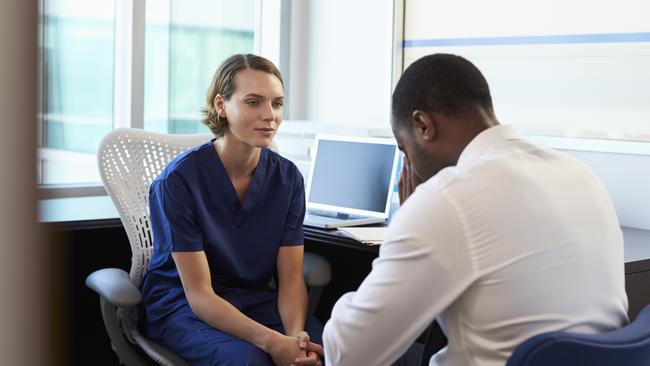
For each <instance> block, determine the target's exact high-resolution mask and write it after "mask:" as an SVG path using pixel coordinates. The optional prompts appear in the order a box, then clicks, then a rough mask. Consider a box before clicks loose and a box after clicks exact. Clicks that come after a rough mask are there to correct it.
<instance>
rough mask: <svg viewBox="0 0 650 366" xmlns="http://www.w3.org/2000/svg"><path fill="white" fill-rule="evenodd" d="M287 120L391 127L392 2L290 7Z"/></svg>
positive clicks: (330, 1)
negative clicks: (288, 118)
mask: <svg viewBox="0 0 650 366" xmlns="http://www.w3.org/2000/svg"><path fill="white" fill-rule="evenodd" d="M292 7H293V9H292V16H291V18H292V23H291V38H292V40H291V50H290V53H291V58H290V85H289V93H290V100H289V102H288V108H289V116H290V118H291V119H293V120H310V121H317V122H333V123H342V124H352V125H361V126H369V127H370V128H382V127H385V128H387V127H389V124H390V120H389V117H390V109H389V108H390V94H391V70H392V55H391V52H392V42H393V30H392V24H393V2H392V1H390V0H355V1H346V0H294V1H293V2H292Z"/></svg>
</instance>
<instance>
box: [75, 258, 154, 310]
mask: <svg viewBox="0 0 650 366" xmlns="http://www.w3.org/2000/svg"><path fill="white" fill-rule="evenodd" d="M86 286H88V287H90V288H91V289H93V290H94V291H95V292H96V293H98V294H99V295H100V296H101V297H103V298H105V299H106V300H107V301H108V302H110V303H111V304H113V305H115V306H123V307H128V306H135V305H137V304H139V303H140V301H142V294H140V290H138V288H137V287H135V285H134V284H133V282H131V278H130V277H129V274H128V273H126V272H125V271H124V270H121V269H118V268H104V269H100V270H97V271H95V272H93V273H91V274H90V275H89V276H88V277H86Z"/></svg>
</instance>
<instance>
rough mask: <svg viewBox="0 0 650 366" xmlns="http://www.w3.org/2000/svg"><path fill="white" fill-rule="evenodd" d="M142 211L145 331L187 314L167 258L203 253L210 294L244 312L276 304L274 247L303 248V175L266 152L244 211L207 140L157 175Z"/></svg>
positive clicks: (211, 145) (210, 143)
mask: <svg viewBox="0 0 650 366" xmlns="http://www.w3.org/2000/svg"><path fill="white" fill-rule="evenodd" d="M149 206H150V212H151V226H152V232H153V241H154V251H153V257H152V259H151V263H150V265H149V271H148V272H147V273H146V275H145V277H144V279H143V282H142V284H141V290H142V293H143V297H144V316H145V321H146V322H148V323H149V324H150V325H151V324H156V322H158V321H160V320H164V319H165V317H168V316H169V315H171V314H172V313H174V311H175V310H178V311H179V312H182V311H185V310H187V309H188V308H189V306H188V302H187V299H186V297H185V293H184V291H183V286H182V284H181V280H180V277H179V274H178V271H177V269H176V265H175V264H174V261H173V259H172V256H171V254H172V252H192V251H204V252H205V254H206V257H207V260H208V264H209V266H210V274H211V278H212V287H213V288H214V291H215V293H216V294H217V295H219V296H221V297H222V298H224V299H225V300H227V301H229V302H230V303H231V304H233V305H234V306H235V307H237V308H239V309H240V310H242V311H244V312H245V313H246V308H247V306H248V305H247V304H249V303H250V304H251V305H252V304H255V303H259V302H260V301H267V300H271V299H272V298H277V293H276V292H275V291H273V290H272V289H270V288H269V287H268V283H269V281H270V279H271V277H272V276H273V275H274V274H275V266H276V259H277V253H278V249H279V248H280V246H291V245H302V244H303V229H302V222H303V218H304V215H305V193H304V183H303V178H302V175H301V174H300V172H299V171H298V169H297V168H296V166H295V165H294V164H293V163H292V162H291V161H289V160H287V159H285V158H283V157H281V156H279V155H278V154H276V153H275V152H273V151H270V150H269V149H262V150H261V154H260V159H259V163H258V165H257V167H256V168H255V171H254V173H253V179H252V182H251V185H250V188H249V190H248V193H247V196H246V197H245V200H244V202H243V205H242V204H240V202H239V198H238V197H237V194H236V191H235V189H234V187H233V185H232V183H231V181H230V179H229V178H228V175H227V173H226V170H225V168H224V166H223V164H222V162H221V160H220V159H219V155H218V154H217V152H216V150H215V149H214V146H213V144H212V141H211V142H207V143H205V144H203V145H201V146H198V147H196V148H194V149H191V150H189V151H187V152H185V153H183V154H181V155H180V156H179V157H177V158H175V159H174V160H173V161H172V162H171V163H170V164H169V165H168V166H167V167H166V168H165V169H164V170H163V172H162V174H161V175H160V176H159V177H158V178H157V179H156V180H155V181H154V182H153V183H152V185H151V189H150V194H149ZM183 309H185V310H183ZM273 310H274V312H277V309H273ZM251 315H252V314H251ZM255 317H256V316H255ZM262 318H264V317H262ZM273 318H277V317H276V316H273ZM255 320H257V321H259V322H261V323H266V321H265V319H255ZM268 321H269V322H273V321H277V319H269V320H268ZM163 323H164V322H163ZM154 327H155V326H154ZM147 328H149V329H151V327H147Z"/></svg>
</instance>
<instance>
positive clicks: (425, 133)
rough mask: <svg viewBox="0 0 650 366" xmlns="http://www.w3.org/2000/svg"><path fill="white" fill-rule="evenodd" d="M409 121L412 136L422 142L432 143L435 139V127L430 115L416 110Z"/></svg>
mask: <svg viewBox="0 0 650 366" xmlns="http://www.w3.org/2000/svg"><path fill="white" fill-rule="evenodd" d="M411 120H412V126H413V133H414V136H416V137H417V138H419V139H422V140H424V141H433V139H434V138H435V137H436V126H435V122H434V120H433V118H432V117H431V115H429V114H428V113H426V112H424V111H422V110H419V109H416V110H415V111H414V112H413V114H412V115H411Z"/></svg>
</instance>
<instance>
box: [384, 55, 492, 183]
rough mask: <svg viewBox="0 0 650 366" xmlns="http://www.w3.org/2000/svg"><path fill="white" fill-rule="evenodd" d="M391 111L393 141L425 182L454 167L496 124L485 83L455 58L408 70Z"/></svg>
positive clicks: (432, 58)
mask: <svg viewBox="0 0 650 366" xmlns="http://www.w3.org/2000/svg"><path fill="white" fill-rule="evenodd" d="M392 108H393V109H392V121H391V124H392V128H393V133H394V134H395V138H396V139H397V142H398V144H399V146H400V149H401V150H402V151H404V153H405V154H406V155H407V157H408V158H409V160H410V162H411V164H412V166H413V169H414V170H415V173H416V175H418V177H419V178H420V179H422V180H423V181H424V180H427V179H429V178H430V177H431V176H433V175H435V174H436V173H437V172H438V171H440V170H441V169H443V168H445V167H448V166H452V165H455V164H456V162H457V161H458V157H459V156H460V154H461V152H462V151H463V149H464V148H465V146H467V144H468V143H469V142H470V141H471V140H472V139H473V138H474V137H475V136H476V135H477V134H478V133H480V132H481V131H483V130H485V129H486V128H489V127H491V126H493V125H495V124H497V122H496V118H495V117H494V109H493V108H492V97H491V96H490V89H489V87H488V84H487V81H486V80H485V78H484V77H483V75H482V74H481V72H480V71H479V70H478V69H477V68H476V66H474V65H473V64H472V63H471V62H469V61H468V60H466V59H464V58H462V57H460V56H456V55H449V54H434V55H429V56H425V57H423V58H421V59H419V60H417V61H415V62H414V63H413V64H411V65H410V66H409V67H408V68H407V69H406V70H405V71H404V74H403V75H402V77H401V78H400V80H399V82H398V83H397V86H396V87H395V91H394V92H393V107H392Z"/></svg>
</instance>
